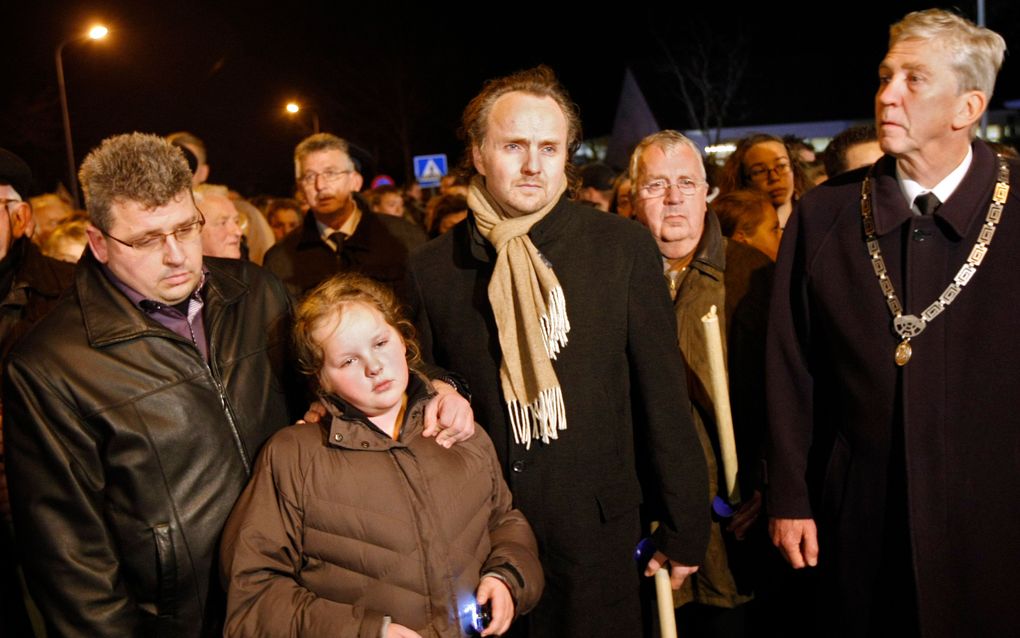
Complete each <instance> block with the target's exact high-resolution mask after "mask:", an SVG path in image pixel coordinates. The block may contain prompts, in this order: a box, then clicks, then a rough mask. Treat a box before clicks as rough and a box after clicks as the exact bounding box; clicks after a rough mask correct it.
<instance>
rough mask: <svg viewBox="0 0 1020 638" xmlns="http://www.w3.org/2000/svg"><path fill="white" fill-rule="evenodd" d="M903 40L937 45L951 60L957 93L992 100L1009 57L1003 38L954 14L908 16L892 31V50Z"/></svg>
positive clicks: (938, 11)
mask: <svg viewBox="0 0 1020 638" xmlns="http://www.w3.org/2000/svg"><path fill="white" fill-rule="evenodd" d="M904 40H929V41H931V42H933V43H938V45H939V46H940V47H942V50H943V51H945V52H946V53H947V54H948V55H949V57H950V59H951V60H952V67H953V72H954V73H955V74H956V81H957V92H958V93H963V92H964V91H981V92H982V93H984V94H985V97H987V98H989V99H991V97H992V91H993V90H994V89H995V77H996V76H997V75H998V74H999V69H1000V68H1001V67H1002V59H1003V57H1004V55H1005V53H1006V41H1005V40H1004V39H1003V38H1002V36H1001V35H999V34H998V33H996V32H994V31H992V30H991V29H986V28H984V27H979V26H977V25H976V24H974V23H973V22H971V21H970V20H967V19H966V18H963V17H960V16H958V15H956V14H954V13H950V12H948V11H943V10H942V9H927V10H925V11H914V12H913V13H909V14H907V16H906V17H905V18H903V19H902V20H900V21H899V22H897V23H896V24H894V25H892V26H891V27H889V48H892V47H893V45H895V44H896V43H898V42H902V41H904Z"/></svg>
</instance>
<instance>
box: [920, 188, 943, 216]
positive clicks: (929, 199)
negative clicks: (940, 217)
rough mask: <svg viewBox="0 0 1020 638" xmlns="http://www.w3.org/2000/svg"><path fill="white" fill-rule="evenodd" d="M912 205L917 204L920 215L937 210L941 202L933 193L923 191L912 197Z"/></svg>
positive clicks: (929, 213)
mask: <svg viewBox="0 0 1020 638" xmlns="http://www.w3.org/2000/svg"><path fill="white" fill-rule="evenodd" d="M914 205H915V206H917V209H918V210H919V211H921V214H922V215H931V214H932V213H934V212H935V211H936V210H938V208H939V206H941V205H942V202H940V201H939V198H938V196H937V195H936V194H935V193H924V194H923V195H918V196H917V197H915V198H914Z"/></svg>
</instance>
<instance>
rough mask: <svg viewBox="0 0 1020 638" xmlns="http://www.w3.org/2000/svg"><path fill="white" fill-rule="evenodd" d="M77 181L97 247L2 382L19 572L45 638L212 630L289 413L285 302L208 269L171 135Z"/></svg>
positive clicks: (105, 159)
mask: <svg viewBox="0 0 1020 638" xmlns="http://www.w3.org/2000/svg"><path fill="white" fill-rule="evenodd" d="M81 176H82V184H83V186H84V190H85V195H86V204H87V206H88V209H89V213H90V218H91V226H90V228H89V230H88V233H89V247H90V250H89V251H86V254H85V256H84V257H83V258H82V261H81V262H80V263H79V265H78V268H77V271H76V273H75V281H74V286H73V289H72V294H71V295H70V296H69V297H65V298H64V299H63V300H61V302H60V303H58V305H57V306H56V307H55V308H54V309H53V311H52V312H51V313H50V314H49V315H48V316H47V317H46V318H45V319H43V320H42V321H41V322H40V323H39V324H37V326H36V329H35V330H33V331H32V332H31V333H30V334H29V335H27V337H26V338H25V339H23V340H22V341H21V343H19V344H18V346H16V347H15V349H14V350H13V351H12V353H11V355H10V358H9V360H8V363H7V368H6V374H5V376H4V412H5V415H4V421H5V423H4V426H5V429H6V443H7V457H8V475H9V481H10V489H11V501H12V508H13V514H14V522H15V530H16V534H17V537H18V542H19V544H20V547H21V554H22V558H23V561H24V568H25V572H26V577H27V579H28V582H29V587H30V590H31V592H32V594H33V596H34V597H35V600H36V602H37V603H38V604H39V606H40V607H41V609H42V611H43V615H44V616H45V618H46V620H47V623H48V625H49V629H50V635H83V636H130V635H144V634H150V635H181V636H185V635H188V636H195V635H213V634H217V633H219V632H221V631H222V617H223V594H222V590H221V588H220V586H219V585H218V583H217V582H216V575H215V571H214V569H213V566H214V565H215V564H216V555H215V554H216V547H217V544H218V542H219V536H220V531H221V528H222V525H223V522H224V521H225V519H226V517H227V514H228V513H229V512H230V509H231V507H232V506H233V504H234V500H235V499H236V497H237V495H238V494H239V493H240V492H241V489H242V488H243V487H244V485H245V483H246V482H247V479H248V475H249V473H250V470H251V463H252V460H253V459H254V458H255V455H256V453H257V452H258V450H259V448H260V447H261V445H262V443H263V442H264V441H265V440H266V438H268V437H269V435H270V434H272V432H274V431H275V430H276V429H278V428H280V427H282V426H284V425H286V424H288V423H289V422H291V417H292V416H293V413H292V411H289V410H288V401H287V400H286V399H287V395H288V394H289V395H290V396H291V397H293V396H294V394H295V393H289V392H285V385H286V383H287V382H285V378H286V377H287V376H294V375H286V374H285V367H284V366H285V362H286V360H287V357H286V352H285V351H286V349H287V345H286V344H287V343H288V332H289V324H290V307H289V302H288V299H287V294H286V292H285V291H284V289H283V286H282V285H281V284H280V282H279V281H277V280H276V279H275V278H273V277H272V276H271V275H269V274H268V273H265V272H264V271H262V270H261V269H260V268H258V267H257V266H253V265H251V264H249V263H246V262H243V261H239V260H221V259H214V258H207V259H206V260H205V261H204V262H203V259H202V243H201V237H200V235H201V227H202V224H203V221H204V220H203V218H202V215H201V212H200V211H199V210H198V208H197V207H196V206H195V203H194V201H193V199H192V195H191V191H190V186H191V174H190V172H189V171H188V166H187V164H186V163H185V160H184V157H183V156H182V155H181V153H180V151H179V150H177V149H175V148H174V147H172V146H170V145H169V144H168V143H167V142H166V141H165V140H163V139H162V138H158V137H155V136H149V135H141V134H137V133H136V134H131V135H122V136H118V137H114V138H110V139H108V140H106V141H105V142H104V143H103V144H102V145H101V146H100V147H99V148H98V149H96V150H95V151H93V152H92V153H91V154H90V155H89V157H88V158H87V159H86V160H85V162H84V164H83V166H82V171H81ZM290 406H291V407H299V406H296V405H295V402H294V401H291V402H290Z"/></svg>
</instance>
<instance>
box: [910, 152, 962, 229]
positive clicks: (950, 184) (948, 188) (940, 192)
mask: <svg viewBox="0 0 1020 638" xmlns="http://www.w3.org/2000/svg"><path fill="white" fill-rule="evenodd" d="M973 159H974V149H972V148H971V147H969V146H968V147H967V155H966V156H965V157H964V158H963V161H962V162H960V165H959V166H957V167H956V168H954V169H953V171H952V172H951V173H949V175H946V176H945V177H944V178H942V181H941V182H939V183H938V184H936V185H935V187H934V188H930V189H929V188H925V187H923V186H921V185H920V184H918V183H917V182H915V181H914V180H912V179H910V178H909V177H907V176H906V175H904V174H903V171H901V170H900V166H899V164H898V163H897V164H896V181H897V182H899V184H900V192H902V193H903V197H904V198H906V200H907V206H910V210H912V211H914V214H915V215H920V214H921V211H920V210H919V209H918V208H917V206H915V205H914V199H915V198H917V196H918V195H923V194H924V193H935V196H936V197H938V198H939V201H940V202H945V201H946V200H948V199H949V196H950V195H952V194H953V193H954V192H955V191H956V188H957V187H958V186H959V185H960V183H961V182H963V178H964V176H965V175H966V174H967V169H969V168H970V163H971V161H973Z"/></svg>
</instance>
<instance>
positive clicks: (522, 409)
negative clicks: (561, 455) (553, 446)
mask: <svg viewBox="0 0 1020 638" xmlns="http://www.w3.org/2000/svg"><path fill="white" fill-rule="evenodd" d="M506 405H507V410H508V412H509V413H510V428H511V429H512V430H513V432H514V443H516V444H517V445H521V444H524V447H525V448H526V449H529V450H530V449H531V441H532V440H533V439H539V440H541V441H542V443H545V444H548V443H549V442H550V441H551V440H552V439H556V438H559V433H558V430H566V429H567V409H566V406H565V405H564V404H563V391H562V390H561V389H560V388H559V386H556V387H553V388H547V389H545V390H542V391H541V392H540V393H539V394H538V397H537V398H536V399H535V400H534V401H532V402H531V403H530V404H529V405H524V406H522V405H521V403H520V402H519V401H517V400H516V399H515V400H513V401H507V404H506Z"/></svg>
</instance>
